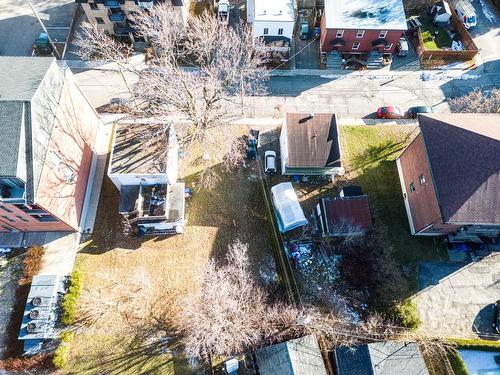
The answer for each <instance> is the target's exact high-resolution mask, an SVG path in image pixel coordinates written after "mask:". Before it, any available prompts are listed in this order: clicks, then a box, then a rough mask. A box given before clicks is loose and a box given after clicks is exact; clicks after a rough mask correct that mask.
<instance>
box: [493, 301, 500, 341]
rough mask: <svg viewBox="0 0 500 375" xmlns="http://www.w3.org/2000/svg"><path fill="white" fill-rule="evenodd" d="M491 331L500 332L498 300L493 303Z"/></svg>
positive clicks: (499, 305) (499, 302) (499, 303)
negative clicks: (493, 311) (493, 312)
mask: <svg viewBox="0 0 500 375" xmlns="http://www.w3.org/2000/svg"><path fill="white" fill-rule="evenodd" d="M493 331H495V332H496V333H498V334H500V300H498V301H497V302H496V303H495V315H494V317H493Z"/></svg>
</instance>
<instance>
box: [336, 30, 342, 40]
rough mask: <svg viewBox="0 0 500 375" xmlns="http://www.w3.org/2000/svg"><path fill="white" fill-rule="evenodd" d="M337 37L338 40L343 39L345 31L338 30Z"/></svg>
mask: <svg viewBox="0 0 500 375" xmlns="http://www.w3.org/2000/svg"><path fill="white" fill-rule="evenodd" d="M335 36H336V37H337V38H342V37H343V36H344V30H337V34H336V35H335Z"/></svg>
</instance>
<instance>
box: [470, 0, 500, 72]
mask: <svg viewBox="0 0 500 375" xmlns="http://www.w3.org/2000/svg"><path fill="white" fill-rule="evenodd" d="M472 4H473V5H474V8H475V9H476V15H477V26H476V27H474V28H473V29H471V30H470V34H471V36H472V38H473V39H474V42H476V44H477V46H478V48H479V49H480V51H481V57H482V58H483V60H484V62H485V63H486V65H485V71H487V72H495V71H496V72H499V71H500V16H499V15H498V13H497V12H496V10H495V8H493V6H492V5H491V4H490V3H489V2H488V0H473V1H472Z"/></svg>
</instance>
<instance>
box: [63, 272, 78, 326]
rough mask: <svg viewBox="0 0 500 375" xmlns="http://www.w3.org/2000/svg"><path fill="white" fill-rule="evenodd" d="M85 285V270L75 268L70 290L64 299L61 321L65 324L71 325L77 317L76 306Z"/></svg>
mask: <svg viewBox="0 0 500 375" xmlns="http://www.w3.org/2000/svg"><path fill="white" fill-rule="evenodd" d="M82 285H83V272H82V271H81V270H79V269H75V270H74V271H73V273H72V274H71V280H70V284H69V287H68V292H67V293H66V294H65V295H64V298H63V301H62V309H63V313H62V317H61V322H62V323H63V324H66V325H69V324H72V323H73V322H74V321H75V318H76V308H77V303H78V299H79V298H80V293H81V292H82Z"/></svg>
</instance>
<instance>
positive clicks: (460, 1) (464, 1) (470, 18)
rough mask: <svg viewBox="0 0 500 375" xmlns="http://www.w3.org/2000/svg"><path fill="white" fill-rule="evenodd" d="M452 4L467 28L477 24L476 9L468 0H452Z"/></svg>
mask: <svg viewBox="0 0 500 375" xmlns="http://www.w3.org/2000/svg"><path fill="white" fill-rule="evenodd" d="M453 6H454V7H455V11H456V12H457V15H458V17H459V18H460V19H461V20H462V22H463V23H464V25H465V27H466V28H467V29H470V28H471V27H474V26H476V25H477V17H476V10H475V9H474V7H473V6H472V4H471V3H470V1H469V0H453Z"/></svg>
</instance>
